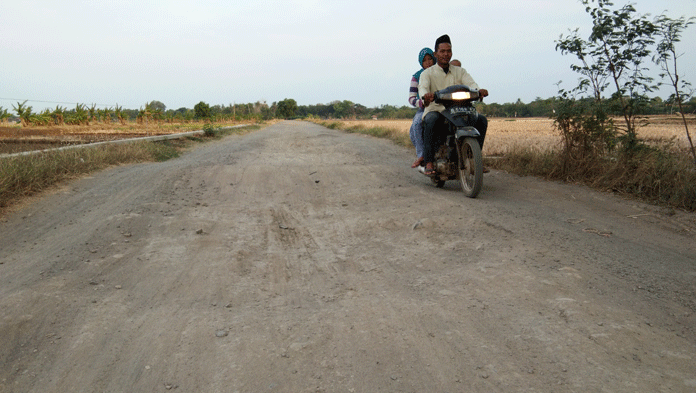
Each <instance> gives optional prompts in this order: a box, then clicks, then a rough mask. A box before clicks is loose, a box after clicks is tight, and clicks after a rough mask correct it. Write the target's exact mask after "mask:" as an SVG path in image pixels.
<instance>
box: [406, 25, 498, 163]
mask: <svg viewBox="0 0 696 393" xmlns="http://www.w3.org/2000/svg"><path fill="white" fill-rule="evenodd" d="M435 59H436V60H437V63H436V64H435V65H434V66H432V67H430V68H428V69H426V70H425V71H423V73H422V74H421V77H420V82H419V84H418V93H419V95H420V96H421V98H422V99H423V104H424V105H425V111H424V113H423V145H424V151H423V153H424V154H423V161H424V162H425V174H426V175H429V176H432V175H434V174H435V173H436V172H435V168H434V167H433V161H434V160H435V153H436V152H437V149H438V147H439V146H440V145H441V144H442V142H443V140H444V138H445V137H446V135H445V132H446V130H447V127H444V122H445V118H444V116H442V114H440V112H441V111H442V110H443V109H444V106H442V105H440V104H436V103H433V102H432V101H433V99H434V93H435V92H436V91H438V90H441V89H444V88H446V87H449V86H452V85H466V86H469V87H470V88H472V89H478V91H479V95H480V96H481V98H483V97H486V96H488V90H486V89H479V88H478V85H477V84H476V82H474V79H473V78H472V77H471V75H469V73H467V72H466V70H465V69H463V68H461V67H457V66H454V65H450V59H452V43H451V42H450V38H449V36H448V35H447V34H445V35H443V36H441V37H439V38H438V39H437V40H436V41H435ZM475 127H476V129H477V130H478V131H479V133H480V134H481V136H479V137H478V138H477V139H478V142H479V145H480V146H481V148H483V141H484V139H485V137H486V130H487V128H488V120H487V119H486V117H485V116H483V115H481V114H479V115H478V119H477V121H476V124H475ZM484 172H488V170H487V169H485V168H484Z"/></svg>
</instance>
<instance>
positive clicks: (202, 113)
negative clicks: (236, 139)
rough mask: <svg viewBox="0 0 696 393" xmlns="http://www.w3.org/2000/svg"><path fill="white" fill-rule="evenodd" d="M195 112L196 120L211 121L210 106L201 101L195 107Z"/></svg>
mask: <svg viewBox="0 0 696 393" xmlns="http://www.w3.org/2000/svg"><path fill="white" fill-rule="evenodd" d="M193 112H194V113H195V116H194V117H195V118H196V119H197V120H200V119H210V114H211V113H210V105H208V104H206V103H205V102H203V101H201V102H199V103H198V104H196V106H194V107H193Z"/></svg>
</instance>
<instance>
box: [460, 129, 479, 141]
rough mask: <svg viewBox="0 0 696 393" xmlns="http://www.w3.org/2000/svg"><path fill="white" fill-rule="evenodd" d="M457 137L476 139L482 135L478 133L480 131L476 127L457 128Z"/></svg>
mask: <svg viewBox="0 0 696 393" xmlns="http://www.w3.org/2000/svg"><path fill="white" fill-rule="evenodd" d="M455 135H456V136H457V139H459V138H464V137H467V136H470V137H474V138H476V137H478V136H481V134H480V133H479V132H478V130H477V129H476V128H475V127H470V126H468V127H457V132H456V133H455Z"/></svg>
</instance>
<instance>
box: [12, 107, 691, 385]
mask: <svg viewBox="0 0 696 393" xmlns="http://www.w3.org/2000/svg"><path fill="white" fill-rule="evenodd" d="M490 132H491V133H494V132H495V130H490ZM412 158H413V157H412V153H411V152H410V151H407V150H406V149H403V148H400V147H397V146H394V145H393V144H391V143H390V142H388V141H384V140H378V139H375V138H371V137H366V136H361V135H354V134H345V133H342V132H338V131H333V130H328V129H325V128H322V127H319V126H317V125H314V124H310V123H304V122H289V121H287V122H282V123H279V124H276V125H273V126H270V127H268V128H266V129H263V130H261V131H257V132H254V133H251V134H248V135H245V136H231V137H228V138H225V139H224V140H222V141H219V142H215V143H210V144H205V145H201V146H198V147H196V148H194V149H193V150H192V151H190V152H188V153H186V154H185V155H183V156H182V157H180V158H178V159H175V160H171V161H168V162H164V163H148V164H139V165H129V166H122V167H116V168H112V169H109V170H106V171H102V172H100V173H97V174H95V175H94V176H93V177H90V178H85V179H81V180H79V181H75V182H73V183H71V184H69V185H67V186H65V187H63V188H62V189H61V190H59V191H58V192H55V193H53V194H52V195H46V196H44V197H42V198H40V199H38V200H35V201H33V202H32V203H30V204H28V205H27V206H25V207H24V208H22V209H21V210H20V211H17V212H14V213H12V214H9V215H8V216H6V217H5V218H4V219H3V220H2V222H0V262H1V264H0V310H2V311H1V313H2V318H1V319H0V391H1V392H158V391H161V392H165V391H180V392H510V391H515V392H522V391H530V392H531V391H538V392H551V391H553V392H599V391H611V392H636V391H644V392H662V391H665V392H666V391H670V392H693V391H695V390H696V314H695V312H696V294H695V292H696V215H694V214H685V213H681V212H676V214H673V213H674V212H667V211H665V210H664V209H661V208H658V207H653V206H647V205H644V204H642V203H638V202H635V201H629V200H623V199H620V198H618V197H616V196H614V195H611V194H607V193H600V192H596V191H591V190H588V189H586V188H584V187H579V186H573V185H563V184H557V183H550V182H543V181H540V180H537V179H533V178H520V177H516V176H512V175H508V174H505V173H502V172H497V171H493V172H492V173H491V174H487V175H486V176H485V178H484V187H483V190H482V192H481V194H480V196H479V198H477V199H474V200H471V199H466V198H464V197H463V196H462V194H461V192H460V191H459V188H458V185H457V184H456V183H455V182H448V185H446V186H445V188H444V189H436V188H435V187H433V186H432V185H431V184H430V182H429V181H427V179H425V178H424V177H423V176H422V175H421V174H419V173H417V172H415V171H413V170H411V169H409V168H408V165H409V163H410V162H411V161H412ZM450 183H451V184H450Z"/></svg>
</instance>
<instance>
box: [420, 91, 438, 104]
mask: <svg viewBox="0 0 696 393" xmlns="http://www.w3.org/2000/svg"><path fill="white" fill-rule="evenodd" d="M421 99H422V100H423V105H425V106H428V105H430V103H431V102H433V100H434V99H435V94H434V93H426V94H425V95H424V96H423V97H422V98H421Z"/></svg>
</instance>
